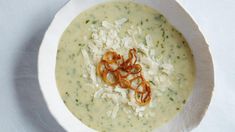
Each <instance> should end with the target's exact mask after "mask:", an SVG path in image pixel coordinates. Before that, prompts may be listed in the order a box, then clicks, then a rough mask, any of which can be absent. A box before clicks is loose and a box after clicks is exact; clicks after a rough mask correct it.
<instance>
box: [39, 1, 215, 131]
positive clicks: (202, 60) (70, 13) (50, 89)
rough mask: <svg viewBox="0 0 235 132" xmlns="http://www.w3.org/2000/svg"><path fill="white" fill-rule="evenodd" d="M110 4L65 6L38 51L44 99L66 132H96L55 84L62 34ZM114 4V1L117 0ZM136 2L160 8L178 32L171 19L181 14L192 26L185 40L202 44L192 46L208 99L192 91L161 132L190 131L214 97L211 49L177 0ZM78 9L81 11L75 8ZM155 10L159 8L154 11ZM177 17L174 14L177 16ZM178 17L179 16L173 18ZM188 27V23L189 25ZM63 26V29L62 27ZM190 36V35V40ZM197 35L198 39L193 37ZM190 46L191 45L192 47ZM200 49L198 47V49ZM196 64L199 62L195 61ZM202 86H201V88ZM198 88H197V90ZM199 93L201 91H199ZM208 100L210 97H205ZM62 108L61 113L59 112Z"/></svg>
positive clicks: (174, 19) (174, 22)
mask: <svg viewBox="0 0 235 132" xmlns="http://www.w3.org/2000/svg"><path fill="white" fill-rule="evenodd" d="M107 1H109V0H90V1H82V0H71V1H69V2H68V3H66V4H65V6H64V7H62V8H61V9H60V10H59V11H58V12H57V13H56V15H55V17H54V19H53V21H52V22H51V24H50V26H49V27H48V30H47V31H46V33H45V35H44V38H43V41H42V43H41V46H40V49H39V55H38V78H39V84H40V89H41V91H42V93H43V97H44V99H45V102H46V104H47V107H48V109H49V111H50V113H51V114H52V115H53V117H54V118H55V120H56V121H57V122H58V123H59V124H60V125H61V126H62V127H63V128H64V129H65V130H67V131H78V130H79V131H94V130H93V129H91V128H89V127H87V126H86V125H85V124H83V123H82V122H81V121H80V120H78V119H77V118H76V117H75V116H74V115H73V114H72V113H71V112H70V111H69V110H68V109H67V107H66V105H65V104H64V103H63V101H62V99H61V97H60V94H59V91H58V89H57V86H56V80H55V74H54V73H55V62H56V51H57V46H58V44H59V40H60V37H61V35H62V34H63V32H64V30H65V29H66V28H67V26H68V25H69V24H70V22H71V21H72V20H73V19H74V18H75V17H76V16H77V15H79V13H80V12H82V11H84V10H85V9H87V8H90V7H92V6H94V5H97V4H100V3H103V2H107ZM114 1H115V0H114ZM133 1H134V2H137V3H140V4H146V5H148V6H150V7H152V8H155V4H157V5H158V8H157V10H158V11H159V12H160V13H162V14H163V15H164V16H165V17H166V18H167V20H168V21H169V22H170V23H171V24H172V25H173V26H174V27H176V29H177V30H179V29H178V28H179V25H180V24H181V22H182V21H183V20H181V21H178V22H177V21H176V19H177V18H175V16H172V15H171V14H172V12H173V11H174V10H176V13H179V14H178V15H179V16H180V17H182V18H185V19H184V21H185V24H186V27H187V26H189V27H190V26H191V28H189V29H181V30H179V31H181V32H182V33H183V35H184V37H185V36H186V37H185V38H186V39H187V41H188V42H189V41H190V42H192V43H194V41H199V42H200V43H201V44H198V45H190V47H191V49H192V51H193V54H196V55H197V56H196V59H198V60H199V62H197V63H196V70H198V69H197V68H198V67H199V69H200V68H201V67H202V71H200V73H199V75H205V77H201V76H199V75H198V74H197V73H198V71H196V74H197V75H196V79H197V78H199V82H198V80H196V82H195V83H196V84H195V85H198V86H201V84H200V83H201V82H203V83H206V85H203V86H202V87H206V88H208V89H206V90H204V92H206V93H205V95H204V93H202V92H203V89H201V88H197V89H196V90H195V88H194V90H193V93H195V94H193V95H191V96H190V98H189V102H187V103H186V106H185V108H184V110H183V111H182V112H180V114H178V115H177V116H176V117H175V118H174V119H173V120H172V121H170V122H169V123H167V124H169V125H164V126H163V127H161V128H159V129H158V131H164V132H165V131H171V130H174V131H182V130H183V131H190V130H192V129H193V128H195V127H196V126H197V125H198V124H199V123H200V122H201V120H202V118H203V116H204V115H205V112H206V110H207V109H208V106H209V104H210V101H211V97H212V94H213V89H214V69H213V62H212V57H211V55H210V51H209V46H208V43H207V41H206V39H205V37H204V36H203V34H202V32H201V29H200V28H199V27H198V25H197V24H196V22H195V21H194V19H193V17H192V16H191V15H190V14H189V13H188V11H187V10H186V9H184V8H183V6H182V5H181V4H180V2H178V1H177V0H156V1H154V0H149V1H144V0H133ZM162 5H163V6H164V5H165V6H166V5H167V6H168V8H169V7H170V8H172V9H171V10H172V12H170V11H167V10H165V9H164V8H165V7H160V6H162ZM76 7H79V8H76ZM155 9H156V8H155ZM174 13H175V12H174ZM174 15H176V16H177V14H174ZM187 23H189V24H188V25H187ZM61 25H62V27H60V26H61ZM182 30H183V31H182ZM187 32H188V33H189V34H190V35H191V36H188V37H187ZM194 35H195V36H194ZM190 42H189V43H190ZM197 46H198V47H197ZM193 49H197V50H198V49H200V50H202V51H200V52H202V53H198V52H199V51H197V50H193ZM196 61H197V60H196ZM198 63H199V64H198ZM198 83H199V84H198ZM195 87H196V86H195ZM198 89H200V90H198ZM199 94H202V95H203V98H202V99H207V100H206V101H203V100H200V101H201V103H202V104H200V103H199V104H196V105H198V107H202V108H200V111H199V112H198V111H196V110H195V108H196V107H195V101H194V100H195V99H198V96H200V95H199ZM205 96H207V97H205ZM58 108H60V109H58ZM188 111H190V112H194V113H196V114H195V115H194V116H191V115H190V114H189V112H188ZM194 117H197V118H196V119H193V118H194ZM177 122H183V123H182V124H179V126H175V125H173V124H177Z"/></svg>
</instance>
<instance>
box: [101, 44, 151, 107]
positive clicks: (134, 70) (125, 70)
mask: <svg viewBox="0 0 235 132" xmlns="http://www.w3.org/2000/svg"><path fill="white" fill-rule="evenodd" d="M136 61H137V56H136V49H135V48H133V49H130V50H129V53H128V58H127V59H126V60H125V59H124V57H123V56H121V55H119V54H117V53H116V52H114V51H108V52H106V53H105V54H104V55H103V57H102V59H101V61H100V62H99V63H98V65H97V74H98V75H99V76H100V77H101V78H102V79H103V81H104V82H105V83H107V84H108V85H110V86H113V87H114V86H116V85H119V86H120V87H121V88H123V89H129V90H133V91H135V100H136V102H137V103H138V104H139V105H146V104H148V103H149V102H150V100H151V89H150V85H149V82H148V81H146V80H145V79H144V76H143V75H142V74H141V70H142V67H141V65H140V64H136Z"/></svg>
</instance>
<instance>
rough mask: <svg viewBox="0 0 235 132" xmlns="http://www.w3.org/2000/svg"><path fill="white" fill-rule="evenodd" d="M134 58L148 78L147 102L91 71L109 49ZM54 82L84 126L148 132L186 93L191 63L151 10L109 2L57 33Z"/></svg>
mask: <svg viewBox="0 0 235 132" xmlns="http://www.w3.org/2000/svg"><path fill="white" fill-rule="evenodd" d="M131 48H136V49H137V58H138V60H137V62H138V63H139V64H140V65H141V66H142V72H143V74H144V76H145V78H146V80H148V81H149V82H150V86H151V90H152V93H151V97H152V99H151V102H150V103H149V104H147V105H145V106H138V104H136V103H135V102H134V101H133V100H132V99H131V98H128V96H129V94H131V92H130V91H128V90H124V89H122V88H120V87H114V88H113V87H111V86H107V84H105V83H104V82H103V81H102V79H101V78H100V77H99V76H98V75H97V73H96V67H97V64H98V62H99V61H100V59H101V57H102V55H103V54H104V53H105V52H106V51H109V50H113V51H115V52H117V53H119V54H122V55H124V56H125V55H127V54H128V51H129V49H131ZM55 73H56V81H57V86H58V89H59V92H60V95H61V97H62V99H63V101H64V103H65V104H66V106H67V107H68V109H69V110H70V111H71V112H72V113H73V114H74V115H75V116H76V117H77V118H78V119H79V120H80V121H82V122H83V123H84V124H86V125H87V126H88V127H91V128H93V129H95V130H98V131H102V132H110V131H112V132H120V131H123V132H133V131H135V132H137V131H139V132H149V131H153V130H154V129H156V128H158V127H160V126H162V125H163V124H165V123H167V122H169V121H170V120H172V119H173V118H174V117H175V116H176V114H177V113H179V112H180V111H181V110H182V109H183V108H184V105H185V103H186V102H187V99H188V97H189V95H190V93H191V91H192V88H193V84H194V78H195V67H194V60H193V55H192V53H191V50H190V48H189V46H188V44H187V42H186V40H185V39H184V37H183V36H182V34H181V33H180V32H178V31H177V30H176V29H175V28H174V27H173V26H171V25H170V24H169V23H168V22H167V20H166V19H165V18H164V16H163V15H161V14H160V13H159V12H157V11H156V10H154V9H152V8H150V7H147V6H144V5H140V4H136V3H133V2H109V3H104V4H101V5H97V6H95V7H92V8H90V9H88V10H86V11H84V12H82V13H81V14H80V15H79V16H77V17H76V18H75V19H74V20H73V21H72V23H71V24H70V25H69V26H68V28H67V29H66V30H65V32H64V34H63V35H62V37H61V40H60V43H59V47H58V52H57V62H56V71H55Z"/></svg>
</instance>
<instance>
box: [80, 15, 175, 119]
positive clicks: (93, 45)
mask: <svg viewBox="0 0 235 132" xmlns="http://www.w3.org/2000/svg"><path fill="white" fill-rule="evenodd" d="M127 21H128V18H121V19H119V20H116V21H115V22H114V23H110V22H108V21H102V23H101V25H100V26H97V27H95V26H94V25H92V26H91V27H90V29H89V30H91V31H92V35H91V38H92V41H91V42H89V43H88V51H86V50H85V49H82V51H81V52H82V55H83V57H84V60H85V66H86V70H87V72H88V74H89V75H88V76H89V78H90V79H91V80H92V83H93V84H94V85H97V86H98V84H100V83H101V82H102V81H101V80H100V79H99V78H96V71H95V68H96V65H97V63H98V61H99V60H100V59H101V57H102V54H103V53H105V52H106V51H107V50H115V51H116V52H118V53H120V54H122V55H124V57H127V56H128V53H127V52H126V51H128V50H129V49H130V48H137V49H138V51H139V52H140V53H138V56H139V57H138V63H139V64H141V66H142V67H143V71H144V73H143V74H144V76H145V78H146V79H147V80H153V81H155V82H158V81H159V84H158V85H160V84H161V82H162V81H166V80H165V78H161V77H160V78H159V77H156V74H155V73H156V72H158V71H159V68H161V71H162V72H164V73H165V74H171V72H172V71H173V70H174V68H173V66H172V65H171V64H168V63H163V62H161V63H159V62H157V61H156V59H155V58H156V53H155V51H154V50H153V49H151V48H152V47H153V39H152V36H151V35H150V34H147V35H146V37H145V39H146V44H147V45H144V44H143V43H139V44H138V42H137V40H136V38H135V36H136V35H141V33H142V29H141V28H140V27H134V26H131V27H130V28H129V29H127V31H126V32H127V34H125V35H120V34H119V32H120V29H121V28H122V26H123V25H124V24H125V23H126V22H127ZM87 52H89V53H90V55H91V56H89V55H88V53H87ZM90 58H91V60H92V61H91V60H90ZM91 62H93V63H91ZM84 75H85V73H84ZM85 76H86V75H85ZM97 81H98V83H97ZM164 84H165V83H164ZM151 87H154V86H151ZM165 88H166V86H163V87H161V89H160V91H161V92H160V93H159V94H158V95H159V96H160V95H161V94H162V92H164V89H165ZM157 92H158V91H157ZM134 96H135V95H134V92H133V91H129V90H126V89H122V88H120V87H119V86H116V87H115V88H112V87H110V86H107V85H104V86H102V87H101V88H99V89H98V90H97V91H96V92H95V93H94V98H95V99H108V100H111V101H112V103H113V105H114V107H113V108H111V109H110V110H107V112H106V113H107V116H108V117H110V118H112V119H115V118H116V117H117V115H118V111H119V110H123V111H124V112H125V113H127V114H128V118H130V115H129V114H130V113H133V116H138V117H146V118H148V117H149V116H151V115H153V113H151V110H148V109H151V108H154V107H156V98H153V99H152V100H151V102H150V104H149V105H147V106H139V105H138V104H137V103H136V100H135V97H134ZM126 106H129V107H126ZM120 108H122V109H120Z"/></svg>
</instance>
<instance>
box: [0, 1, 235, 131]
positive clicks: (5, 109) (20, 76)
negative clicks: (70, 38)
mask: <svg viewBox="0 0 235 132" xmlns="http://www.w3.org/2000/svg"><path fill="white" fill-rule="evenodd" d="M179 1H180V2H181V3H182V4H183V6H184V7H185V8H186V9H187V10H188V11H189V12H190V13H191V14H192V16H193V17H194V18H195V20H196V21H197V23H198V24H199V25H200V28H201V29H202V30H203V33H204V35H205V36H206V38H207V40H208V42H209V45H210V50H211V53H212V56H213V62H214V69H215V91H214V95H213V98H212V102H211V104H210V106H209V109H208V111H207V113H206V116H205V117H204V119H203V121H202V122H201V124H200V125H199V126H198V127H197V128H196V129H195V130H194V131H193V132H234V131H235V0H179ZM66 2H67V0H0V45H1V46H0V70H1V71H0V89H1V90H0V131H1V132H64V130H63V129H62V128H61V127H60V126H59V125H58V124H57V123H56V121H55V120H54V119H53V117H52V116H51V115H50V113H49V111H48V109H47V107H46V104H45V101H44V99H43V97H42V93H41V91H40V89H39V84H38V80H37V55H38V49H39V46H40V43H41V40H42V38H43V34H44V32H45V31H46V29H47V27H48V25H49V24H50V22H51V20H52V19H53V16H54V14H55V13H56V12H57V11H58V10H59V9H60V8H61V7H62V6H63V5H64V4H65V3H66Z"/></svg>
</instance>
